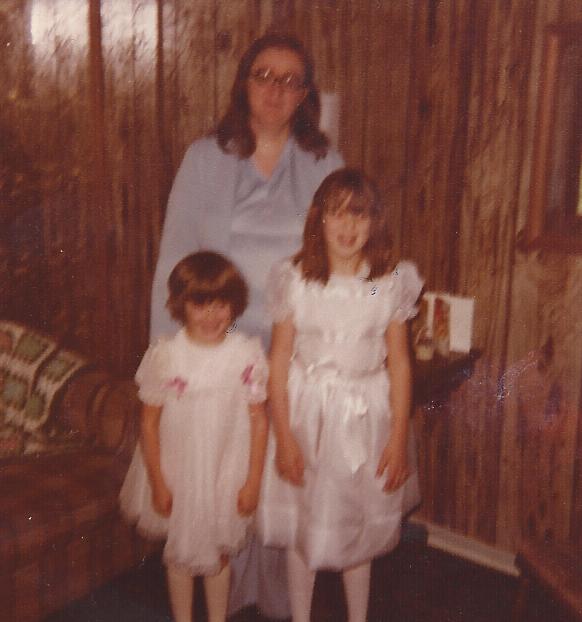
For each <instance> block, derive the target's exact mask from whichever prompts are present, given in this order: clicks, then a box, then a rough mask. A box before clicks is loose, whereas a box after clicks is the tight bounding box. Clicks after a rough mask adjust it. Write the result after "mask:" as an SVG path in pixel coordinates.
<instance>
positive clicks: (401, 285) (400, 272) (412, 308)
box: [392, 261, 424, 322]
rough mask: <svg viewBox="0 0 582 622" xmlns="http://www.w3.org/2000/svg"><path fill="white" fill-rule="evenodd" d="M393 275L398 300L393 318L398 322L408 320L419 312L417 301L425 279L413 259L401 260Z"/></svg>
mask: <svg viewBox="0 0 582 622" xmlns="http://www.w3.org/2000/svg"><path fill="white" fill-rule="evenodd" d="M392 276H393V278H394V281H395V284H396V286H395V296H396V300H395V304H394V313H393V315H392V319H393V320H396V321H397V322H406V320H409V319H411V318H413V317H414V316H415V315H416V314H417V312H418V308H417V307H416V302H417V301H418V297H419V296H420V292H421V291H422V287H423V285H424V281H423V279H422V278H421V276H420V275H419V274H418V270H417V268H416V265H415V264H414V263H412V262H411V261H401V262H399V263H398V265H397V266H396V268H395V269H394V272H393V273H392Z"/></svg>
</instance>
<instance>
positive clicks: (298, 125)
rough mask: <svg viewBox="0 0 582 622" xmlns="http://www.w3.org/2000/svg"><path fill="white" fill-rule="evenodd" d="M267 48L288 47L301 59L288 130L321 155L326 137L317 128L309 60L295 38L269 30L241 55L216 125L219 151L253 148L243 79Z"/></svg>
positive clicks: (316, 98)
mask: <svg viewBox="0 0 582 622" xmlns="http://www.w3.org/2000/svg"><path fill="white" fill-rule="evenodd" d="M270 48H279V49H283V50H291V51H292V52H295V54H297V55H298V56H299V58H300V59H301V62H302V63H303V69H304V76H303V79H304V83H305V89H306V95H305V98H304V99H303V101H302V102H301V104H300V105H299V106H298V107H297V110H296V111H295V114H294V115H293V118H292V119H291V133H292V134H293V136H294V137H295V140H297V142H298V143H299V145H300V146H301V147H302V148H303V149H304V150H305V151H310V152H312V153H313V154H314V155H315V156H316V157H317V158H318V159H319V158H322V157H324V156H325V155H326V153H327V149H328V146H329V141H328V139H327V136H326V135H325V134H324V133H323V132H321V131H320V129H319V114H320V111H321V108H320V102H319V93H318V92H317V88H316V87H315V84H314V82H313V79H314V75H313V74H314V67H313V61H312V60H311V57H310V56H309V54H308V53H307V50H306V49H305V48H304V47H303V44H302V43H301V42H300V41H299V40H298V39H296V38H295V37H294V36H292V35H289V34H282V33H269V34H266V35H264V36H262V37H260V38H259V39H257V40H256V41H254V43H252V45H251V46H250V47H249V49H248V50H247V51H246V52H245V54H244V55H243V57H242V58H241V60H240V63H239V65H238V70H237V73H236V77H235V79H234V84H233V86H232V90H231V93H230V104H229V107H228V110H227V111H226V114H225V115H224V117H223V118H222V119H221V121H220V122H219V124H218V126H217V128H216V138H217V140H218V144H219V145H220V147H221V148H222V150H223V151H226V152H231V153H236V154H238V155H239V156H240V157H241V158H248V157H250V156H251V155H252V154H253V153H254V152H255V149H256V141H255V135H254V132H253V131H252V129H251V127H250V124H249V114H250V109H249V101H248V96H247V80H248V78H249V75H250V72H251V68H252V66H253V63H254V62H255V59H256V58H257V56H258V55H259V54H260V53H261V52H263V51H264V50H267V49H270Z"/></svg>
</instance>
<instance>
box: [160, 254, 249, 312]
mask: <svg viewBox="0 0 582 622" xmlns="http://www.w3.org/2000/svg"><path fill="white" fill-rule="evenodd" d="M168 289H169V292H170V296H169V298H168V302H167V303H166V307H167V308H168V310H169V311H170V314H171V316H172V317H173V318H174V319H175V320H177V321H178V322H180V323H181V324H185V323H186V303H187V302H194V303H195V304H204V303H207V302H212V301H213V300H222V301H224V302H226V303H228V304H229V305H230V308H231V312H232V319H233V320H235V319H236V318H237V317H239V316H240V315H242V313H243V312H244V310H245V309H246V307H247V300H248V289H247V285H246V283H245V280H244V279H243V277H242V275H241V274H240V272H239V271H238V270H237V268H236V267H235V265H234V264H233V263H232V262H231V261H230V260H229V259H227V258H226V257H224V256H223V255H220V254H219V253H214V252H211V251H200V252H198V253H192V254H191V255H188V256H186V257H184V259H182V260H181V261H180V262H178V264H176V267H175V268H174V269H173V270H172V272H171V274H170V277H169V278H168Z"/></svg>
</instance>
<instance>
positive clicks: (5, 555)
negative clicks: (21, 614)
mask: <svg viewBox="0 0 582 622" xmlns="http://www.w3.org/2000/svg"><path fill="white" fill-rule="evenodd" d="M125 471H126V467H125V465H124V464H120V462H119V460H118V459H116V457H115V456H113V455H112V454H111V453H107V452H99V451H89V450H88V451H85V452H71V453H66V454H63V455H57V456H54V455H53V456H30V457H28V458H22V459H20V460H18V461H12V462H4V463H2V462H0V498H1V499H2V509H1V512H0V559H1V560H2V563H3V564H6V565H7V566H8V567H12V568H14V569H17V568H19V567H20V566H22V565H24V564H25V563H27V560H29V559H30V558H34V557H36V556H38V555H41V554H42V551H43V550H44V549H46V548H47V547H51V546H54V545H62V543H63V542H66V541H67V540H68V539H71V538H75V537H76V536H77V537H80V534H82V533H85V532H86V528H87V525H88V524H91V523H98V522H99V521H100V520H103V519H104V518H105V517H106V516H110V515H111V514H112V513H115V512H116V511H117V496H118V492H119V489H120V487H121V483H122V480H123V477H124V476H125Z"/></svg>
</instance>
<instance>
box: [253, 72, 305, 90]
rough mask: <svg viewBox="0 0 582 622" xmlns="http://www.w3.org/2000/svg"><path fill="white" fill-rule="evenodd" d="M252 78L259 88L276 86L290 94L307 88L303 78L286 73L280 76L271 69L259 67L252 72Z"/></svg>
mask: <svg viewBox="0 0 582 622" xmlns="http://www.w3.org/2000/svg"><path fill="white" fill-rule="evenodd" d="M251 78H252V79H253V80H254V81H255V82H256V84H258V85H259V86H267V85H270V84H276V85H278V86H280V87H281V88H282V89H283V90H285V91H289V92H296V91H302V90H303V89H304V88H305V82H304V81H303V78H300V77H299V76H298V75H296V74H294V73H284V74H283V75H282V76H278V75H277V74H276V73H275V72H274V71H273V70H272V69H271V68H270V67H259V68H257V69H255V70H254V71H253V72H251Z"/></svg>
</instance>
